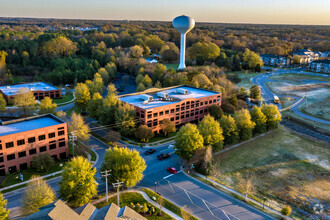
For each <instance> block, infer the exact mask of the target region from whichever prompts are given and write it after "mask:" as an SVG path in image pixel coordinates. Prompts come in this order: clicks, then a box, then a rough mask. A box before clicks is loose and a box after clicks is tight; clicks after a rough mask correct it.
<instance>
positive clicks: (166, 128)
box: [160, 118, 176, 136]
mask: <svg viewBox="0 0 330 220" xmlns="http://www.w3.org/2000/svg"><path fill="white" fill-rule="evenodd" d="M160 129H161V131H162V132H163V133H164V135H165V136H167V135H168V134H169V133H173V132H176V128H175V125H174V124H173V122H171V120H170V119H168V118H166V119H164V120H163V121H162V122H161V124H160Z"/></svg>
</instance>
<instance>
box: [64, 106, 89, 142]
mask: <svg viewBox="0 0 330 220" xmlns="http://www.w3.org/2000/svg"><path fill="white" fill-rule="evenodd" d="M68 130H69V132H74V134H75V135H76V136H77V138H78V140H80V141H86V140H88V139H89V137H90V136H91V134H90V129H89V127H88V125H87V124H86V123H85V122H84V119H83V117H82V116H81V115H80V114H76V113H75V112H74V113H72V116H71V120H70V121H69V122H68Z"/></svg>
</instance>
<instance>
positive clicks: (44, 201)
mask: <svg viewBox="0 0 330 220" xmlns="http://www.w3.org/2000/svg"><path fill="white" fill-rule="evenodd" d="M30 180H31V182H29V183H28V184H27V187H26V190H25V192H24V196H23V201H22V203H23V205H22V212H23V214H24V215H30V214H32V213H34V212H38V211H39V208H40V207H43V206H45V205H48V204H49V203H52V202H54V201H55V199H56V196H55V192H54V190H53V189H52V188H51V187H50V186H49V185H48V184H47V183H46V181H45V180H44V179H42V178H40V177H38V176H32V177H31V179H30Z"/></svg>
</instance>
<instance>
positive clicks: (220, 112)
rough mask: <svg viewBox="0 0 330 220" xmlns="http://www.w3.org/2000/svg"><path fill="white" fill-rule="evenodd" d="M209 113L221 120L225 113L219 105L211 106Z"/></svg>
mask: <svg viewBox="0 0 330 220" xmlns="http://www.w3.org/2000/svg"><path fill="white" fill-rule="evenodd" d="M209 113H210V115H211V116H212V117H213V118H214V119H215V120H219V119H220V118H221V116H222V115H223V110H222V109H221V107H220V106H219V105H212V106H210V108H209Z"/></svg>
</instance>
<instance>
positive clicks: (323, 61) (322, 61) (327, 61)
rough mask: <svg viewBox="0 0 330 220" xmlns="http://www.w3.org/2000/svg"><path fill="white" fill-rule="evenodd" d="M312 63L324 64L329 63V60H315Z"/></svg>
mask: <svg viewBox="0 0 330 220" xmlns="http://www.w3.org/2000/svg"><path fill="white" fill-rule="evenodd" d="M312 63H325V64H330V60H315V61H313V62H312Z"/></svg>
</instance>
